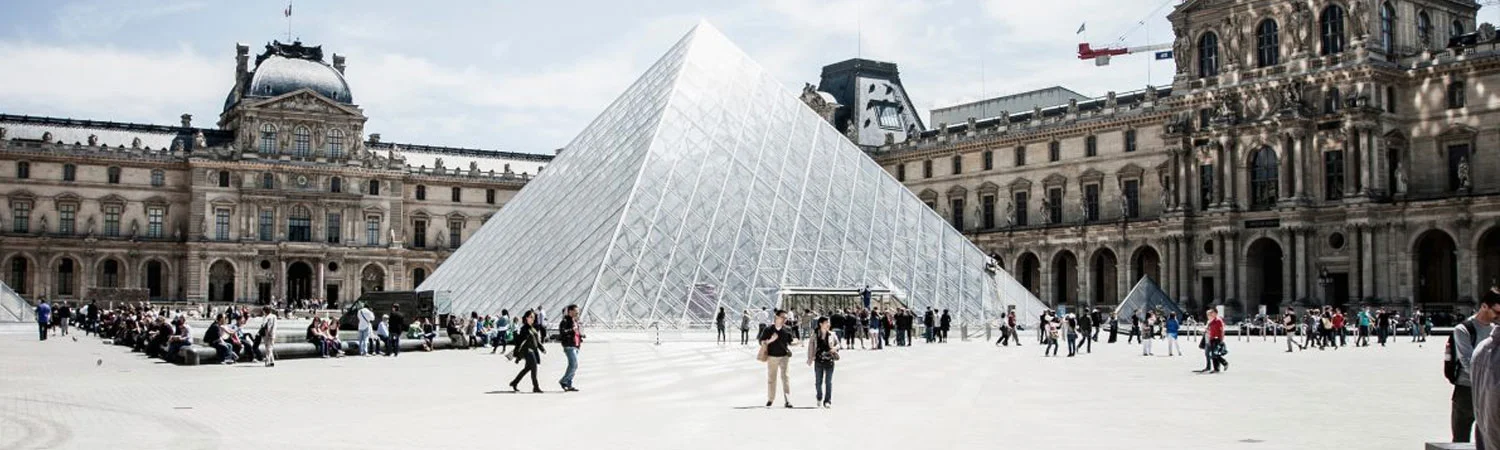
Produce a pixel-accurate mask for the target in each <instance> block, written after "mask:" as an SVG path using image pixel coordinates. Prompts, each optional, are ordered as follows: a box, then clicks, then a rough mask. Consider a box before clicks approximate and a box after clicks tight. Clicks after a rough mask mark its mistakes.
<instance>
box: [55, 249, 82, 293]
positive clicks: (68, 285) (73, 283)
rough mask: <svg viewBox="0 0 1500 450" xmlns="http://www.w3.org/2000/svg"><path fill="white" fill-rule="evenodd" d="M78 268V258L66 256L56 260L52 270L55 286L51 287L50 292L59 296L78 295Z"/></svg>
mask: <svg viewBox="0 0 1500 450" xmlns="http://www.w3.org/2000/svg"><path fill="white" fill-rule="evenodd" d="M78 269H79V265H78V260H75V259H73V258H71V257H66V256H64V257H62V259H59V260H57V269H56V270H55V271H54V272H53V273H54V274H55V275H54V277H53V280H54V281H56V286H54V287H53V291H52V292H53V293H54V294H56V295H57V296H60V297H74V296H77V295H79V292H78Z"/></svg>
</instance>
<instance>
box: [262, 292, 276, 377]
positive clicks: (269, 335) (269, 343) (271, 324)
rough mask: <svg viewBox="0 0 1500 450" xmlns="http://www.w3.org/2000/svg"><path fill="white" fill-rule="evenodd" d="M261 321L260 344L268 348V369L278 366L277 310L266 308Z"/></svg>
mask: <svg viewBox="0 0 1500 450" xmlns="http://www.w3.org/2000/svg"><path fill="white" fill-rule="evenodd" d="M264 312H265V318H263V319H261V320H262V323H261V326H260V342H261V343H263V344H265V346H266V367H275V366H276V308H274V307H271V306H266V307H265V309H264Z"/></svg>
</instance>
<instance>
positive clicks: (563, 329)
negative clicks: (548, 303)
mask: <svg viewBox="0 0 1500 450" xmlns="http://www.w3.org/2000/svg"><path fill="white" fill-rule="evenodd" d="M583 337H584V336H583V329H582V328H580V327H579V326H578V305H568V307H567V308H566V309H563V318H562V322H561V323H559V324H558V326H557V340H559V341H561V342H562V348H563V354H564V355H567V357H568V369H567V370H566V371H564V372H563V377H562V379H561V380H558V381H557V384H558V385H561V386H562V389H563V391H565V392H577V391H578V388H575V387H573V375H574V374H576V373H578V346H580V345H583Z"/></svg>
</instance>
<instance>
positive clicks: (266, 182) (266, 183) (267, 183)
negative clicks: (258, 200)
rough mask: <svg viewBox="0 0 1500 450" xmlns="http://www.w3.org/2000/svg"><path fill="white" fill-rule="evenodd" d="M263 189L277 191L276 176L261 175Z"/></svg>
mask: <svg viewBox="0 0 1500 450" xmlns="http://www.w3.org/2000/svg"><path fill="white" fill-rule="evenodd" d="M260 188H261V189H276V176H275V175H271V174H269V173H263V174H260Z"/></svg>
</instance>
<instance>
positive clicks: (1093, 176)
mask: <svg viewBox="0 0 1500 450" xmlns="http://www.w3.org/2000/svg"><path fill="white" fill-rule="evenodd" d="M1103 179H1104V172H1100V171H1098V170H1096V169H1092V168H1091V169H1088V170H1085V171H1083V174H1082V175H1079V176H1078V180H1079V181H1082V182H1089V181H1099V180H1103Z"/></svg>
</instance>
